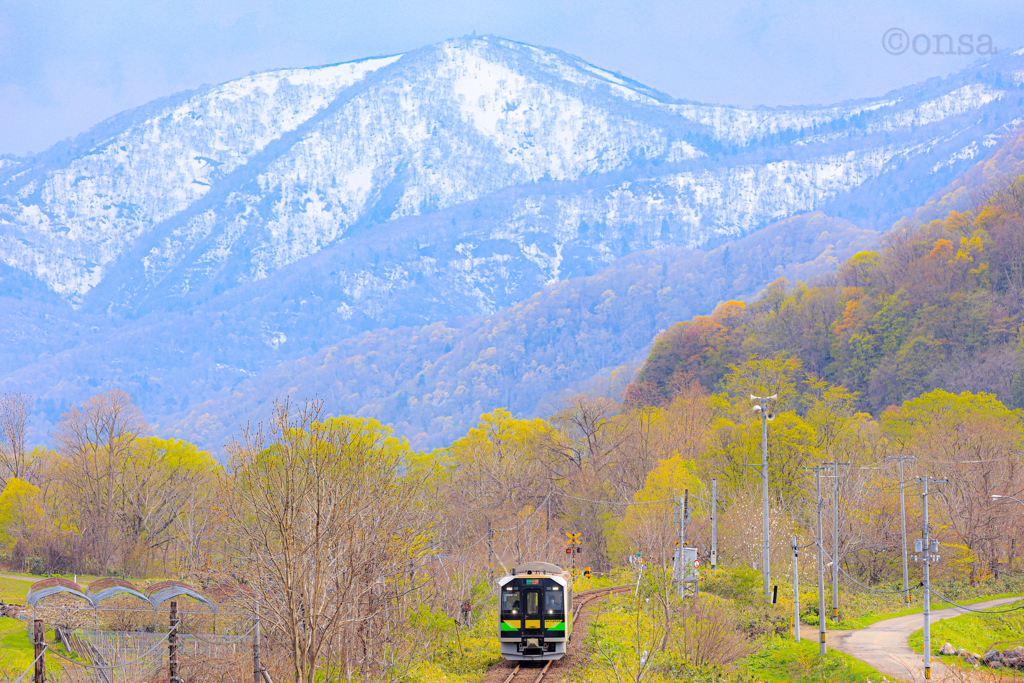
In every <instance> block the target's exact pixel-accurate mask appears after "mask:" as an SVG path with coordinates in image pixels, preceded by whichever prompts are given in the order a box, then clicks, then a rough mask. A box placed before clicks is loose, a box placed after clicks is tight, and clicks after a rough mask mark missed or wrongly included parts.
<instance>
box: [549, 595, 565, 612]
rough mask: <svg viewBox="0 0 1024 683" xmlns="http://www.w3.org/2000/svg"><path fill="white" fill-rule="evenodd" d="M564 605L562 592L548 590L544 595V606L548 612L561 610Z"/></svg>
mask: <svg viewBox="0 0 1024 683" xmlns="http://www.w3.org/2000/svg"><path fill="white" fill-rule="evenodd" d="M562 607H563V601H562V592H561V591H548V592H547V595H545V596H544V608H545V609H546V610H547V611H548V613H549V614H550V613H554V612H561V611H562Z"/></svg>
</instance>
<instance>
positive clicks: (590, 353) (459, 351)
mask: <svg viewBox="0 0 1024 683" xmlns="http://www.w3.org/2000/svg"><path fill="white" fill-rule="evenodd" d="M878 239H879V234H878V233H877V232H875V231H872V230H862V229H860V228H857V227H856V226H854V225H853V224H852V223H850V222H848V221H845V220H842V219H836V218H830V217H828V216H826V215H825V214H823V213H821V212H813V213H808V214H803V215H800V216H795V217H793V218H790V219H786V220H784V221H780V222H778V223H775V224H773V225H771V226H769V227H768V228H765V229H764V230H761V231H758V232H756V233H754V234H752V235H749V236H747V237H745V238H743V239H741V240H738V241H735V242H730V243H728V244H727V245H723V246H720V247H718V248H717V249H713V250H711V251H699V250H698V251H692V250H689V249H683V248H667V249H656V250H650V251H646V252H641V253H637V254H632V255H630V256H627V257H625V258H622V259H619V260H617V261H615V262H613V263H612V264H611V265H610V266H608V268H606V269H605V270H603V271H602V272H601V273H599V274H597V275H593V276H590V277H580V278H573V279H570V280H565V281H562V282H558V283H555V284H553V285H550V286H548V287H547V288H545V289H544V290H543V291H541V292H540V293H538V294H535V295H534V296H532V297H530V298H529V299H527V300H526V301H524V302H522V303H520V304H517V305H515V306H513V307H511V308H508V309H505V310H503V311H500V312H498V313H496V314H494V315H489V316H480V317H473V318H463V319H458V320H454V321H449V322H445V323H435V324H432V325H425V326H422V327H400V328H397V329H382V330H377V331H374V332H368V333H364V334H361V335H359V336H356V337H353V338H350V339H345V340H341V341H339V342H337V343H334V344H331V345H328V346H325V347H324V348H323V349H321V350H320V351H319V352H318V353H316V354H312V355H310V356H307V357H304V358H301V359H299V360H296V361H292V362H287V363H282V364H281V365H279V366H277V367H275V368H272V369H270V370H267V371H265V372H263V373H262V374H260V375H258V376H257V377H255V378H253V379H250V380H247V381H245V382H243V383H242V384H241V385H239V386H237V387H235V388H234V389H231V390H225V391H223V392H221V394H220V395H219V396H217V397H216V398H215V399H213V400H210V401H206V402H204V403H200V404H193V405H192V406H191V407H190V408H189V410H188V411H187V412H184V413H179V414H178V415H175V416H174V417H173V418H171V420H168V421H164V422H162V423H161V424H160V425H159V428H160V429H161V431H162V432H163V433H170V434H176V435H178V436H179V437H181V438H189V439H195V440H198V441H199V442H200V443H203V444H204V445H207V446H208V447H210V448H217V447H219V446H220V445H221V444H224V443H225V442H226V441H227V439H229V438H230V436H231V435H232V434H233V433H237V429H238V427H239V425H241V424H244V423H245V422H246V421H249V420H256V419H260V418H261V417H262V416H263V415H265V414H266V413H267V411H268V410H269V404H270V402H272V401H273V399H274V398H275V397H278V396H282V395H285V394H290V395H294V396H296V397H297V398H302V397H309V396H313V395H314V394H315V395H318V396H319V397H320V398H323V399H324V400H325V402H326V406H327V408H328V409H329V410H330V411H331V412H332V413H335V414H354V415H362V416H372V417H374V418H377V419H379V420H381V421H382V422H385V423H390V424H392V425H393V426H394V428H395V430H396V431H397V432H398V433H399V434H402V435H405V436H408V437H410V438H411V439H412V441H413V443H414V444H415V445H417V446H419V447H428V446H440V445H447V444H449V443H451V442H452V441H453V440H455V439H457V438H459V437H460V436H461V435H463V434H465V433H466V430H467V429H469V428H470V427H471V426H472V425H474V424H476V422H477V420H478V419H479V417H480V415H481V414H482V413H485V412H488V411H489V410H492V409H493V408H494V406H506V407H508V408H509V409H510V410H511V411H512V412H513V413H515V414H522V415H529V414H544V415H547V414H551V413H553V412H556V411H557V410H559V409H560V407H561V404H562V401H563V399H564V398H566V397H568V396H571V395H572V394H574V393H577V392H579V391H581V390H586V391H587V392H588V393H591V394H599V395H600V394H603V395H608V396H614V397H615V398H619V397H620V396H621V394H622V392H623V390H624V389H625V387H626V385H627V384H628V382H629V381H630V380H631V379H632V376H633V374H634V372H635V370H636V368H638V367H639V365H640V363H642V361H643V358H644V357H645V356H646V353H647V348H648V347H649V345H650V343H651V339H652V338H653V337H654V335H655V334H657V332H658V331H659V330H664V329H665V328H667V327H668V326H669V325H670V324H671V323H672V321H674V320H678V319H680V318H685V317H689V316H692V315H695V314H697V313H701V312H704V311H709V310H711V309H712V308H713V307H714V306H715V304H716V303H718V302H719V301H721V300H722V299H726V298H731V297H746V296H751V297H752V296H755V295H756V293H757V292H758V291H759V290H760V289H761V288H763V287H764V286H765V284H767V283H769V282H771V281H772V280H773V279H775V278H777V277H780V276H787V277H792V278H799V277H808V276H811V275H814V274H816V273H820V272H825V271H828V270H830V269H831V268H834V267H835V265H837V264H838V263H839V262H840V260H841V259H843V258H845V257H847V256H850V255H852V254H853V253H855V252H857V251H858V250H862V249H865V248H870V247H872V246H874V245H875V244H876V243H877V241H878ZM580 378H590V379H589V380H586V379H584V380H583V381H582V382H581V381H580Z"/></svg>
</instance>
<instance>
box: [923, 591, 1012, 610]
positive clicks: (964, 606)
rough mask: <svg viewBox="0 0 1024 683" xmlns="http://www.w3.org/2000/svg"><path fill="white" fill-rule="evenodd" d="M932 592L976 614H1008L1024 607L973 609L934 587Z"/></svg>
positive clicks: (945, 600)
mask: <svg viewBox="0 0 1024 683" xmlns="http://www.w3.org/2000/svg"><path fill="white" fill-rule="evenodd" d="M932 593H934V594H935V595H936V596H937V597H938V598H939V599H941V600H942V601H943V602H948V603H949V604H950V605H953V606H954V607H959V608H960V609H964V610H967V611H968V612H974V613H975V614H1006V613H1008V612H1017V611H1019V610H1022V609H1024V605H1018V606H1017V607H1011V608H1010V609H998V610H997V609H992V610H988V609H972V608H970V607H968V606H967V605H961V604H959V603H956V602H953V601H952V600H950V599H949V598H947V597H945V596H944V595H942V593H940V592H938V591H937V590H935V589H934V588H932Z"/></svg>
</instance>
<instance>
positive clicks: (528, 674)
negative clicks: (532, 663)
mask: <svg viewBox="0 0 1024 683" xmlns="http://www.w3.org/2000/svg"><path fill="white" fill-rule="evenodd" d="M551 664H552V662H551V661H548V662H547V663H546V664H545V665H544V668H543V669H541V670H540V671H539V672H538V673H537V677H536V678H533V673H534V672H535V671H537V670H536V669H524V668H523V666H522V664H520V665H518V666H516V668H514V669H512V673H510V674H509V675H508V678H506V679H505V681H504V683H512V681H516V682H517V683H518V682H519V681H520V680H522V681H523V683H526V681H530V680H533V683H541V681H543V680H544V676H545V675H546V674H547V672H548V669H550V668H551ZM519 673H522V674H523V675H522V676H519V677H518V678H517V676H518V675H519Z"/></svg>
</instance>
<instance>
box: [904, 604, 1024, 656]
mask: <svg viewBox="0 0 1024 683" xmlns="http://www.w3.org/2000/svg"><path fill="white" fill-rule="evenodd" d="M1022 605H1024V602H1018V603H1014V604H1013V605H1004V606H1002V607H998V608H995V609H1007V608H1009V607H1019V606H1022ZM947 642H948V643H950V644H951V645H952V646H953V647H955V648H958V649H959V648H964V649H965V650H970V651H971V652H976V653H978V654H984V653H985V652H986V651H988V650H992V649H997V650H1010V649H1013V648H1014V647H1016V646H1017V645H1024V611H1018V612H1009V613H1007V614H965V615H963V616H959V617H953V618H952V619H943V620H942V621H938V622H935V623H934V624H932V653H933V654H935V653H937V652H938V650H939V648H940V647H942V644H943V643H947ZM909 644H910V647H911V648H912V649H913V650H915V651H917V652H923V651H924V629H921V630H919V631H915V632H914V633H913V635H911V636H910V640H909Z"/></svg>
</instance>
